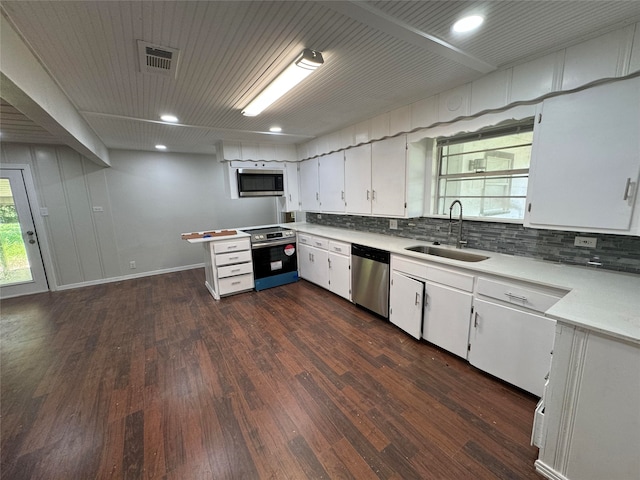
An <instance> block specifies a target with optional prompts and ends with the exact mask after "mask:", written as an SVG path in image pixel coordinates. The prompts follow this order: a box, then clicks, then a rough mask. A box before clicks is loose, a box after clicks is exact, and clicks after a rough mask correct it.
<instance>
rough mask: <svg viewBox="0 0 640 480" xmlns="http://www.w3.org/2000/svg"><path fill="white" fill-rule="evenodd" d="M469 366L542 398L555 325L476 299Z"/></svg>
mask: <svg viewBox="0 0 640 480" xmlns="http://www.w3.org/2000/svg"><path fill="white" fill-rule="evenodd" d="M474 309H475V313H474V316H473V320H472V322H473V323H472V329H471V330H472V332H471V342H470V343H471V350H470V351H469V362H470V363H471V364H472V365H474V366H476V367H478V368H479V369H480V370H484V371H485V372H487V373H490V374H491V375H495V376H496V377H498V378H501V379H502V380H505V381H507V382H509V383H512V384H513V385H515V386H517V387H520V388H522V389H524V390H526V391H527V392H531V393H533V394H534V395H538V396H542V391H543V390H544V383H545V376H546V375H547V374H548V373H549V368H550V366H551V351H552V350H553V340H554V334H555V321H554V320H551V319H549V318H547V317H543V316H542V315H537V314H534V313H529V312H525V311H522V310H516V309H515V308H511V307H507V306H503V305H498V304H496V303H492V302H485V301H484V300H478V299H476V300H475V302H474Z"/></svg>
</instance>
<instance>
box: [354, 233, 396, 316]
mask: <svg viewBox="0 0 640 480" xmlns="http://www.w3.org/2000/svg"><path fill="white" fill-rule="evenodd" d="M389 258H390V256H389V252H387V251H385V250H379V249H377V248H372V247H366V246H364V245H358V244H356V243H354V244H352V245H351V291H352V300H353V303H355V304H356V305H359V306H361V307H364V308H366V309H367V310H370V311H372V312H374V313H376V314H378V315H380V316H381V317H384V318H389Z"/></svg>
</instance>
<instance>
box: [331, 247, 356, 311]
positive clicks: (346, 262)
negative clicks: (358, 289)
mask: <svg viewBox="0 0 640 480" xmlns="http://www.w3.org/2000/svg"><path fill="white" fill-rule="evenodd" d="M329 290H331V291H332V292H333V293H335V294H336V295H340V296H341V297H343V298H346V299H347V300H349V301H351V244H350V243H342V242H336V241H335V240H330V241H329Z"/></svg>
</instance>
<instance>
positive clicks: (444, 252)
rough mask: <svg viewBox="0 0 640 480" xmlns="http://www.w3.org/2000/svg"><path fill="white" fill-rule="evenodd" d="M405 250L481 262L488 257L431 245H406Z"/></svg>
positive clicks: (463, 260) (462, 260)
mask: <svg viewBox="0 0 640 480" xmlns="http://www.w3.org/2000/svg"><path fill="white" fill-rule="evenodd" d="M405 250H410V251H412V252H418V253H424V254H425V255H435V256H436V257H445V258H451V259H453V260H460V261H461V262H481V261H482V260H486V259H487V258H489V257H485V256H484V255H478V254H475V253H469V252H463V251H461V250H449V249H447V248H438V247H431V246H429V245H415V246H413V247H407V248H405Z"/></svg>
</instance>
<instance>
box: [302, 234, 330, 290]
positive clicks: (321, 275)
mask: <svg viewBox="0 0 640 480" xmlns="http://www.w3.org/2000/svg"><path fill="white" fill-rule="evenodd" d="M328 265H329V252H328V251H327V250H323V249H321V248H318V247H312V246H310V245H304V244H299V245H298V269H299V273H300V277H301V278H304V279H305V280H308V281H310V282H313V283H315V284H317V285H320V286H321V287H322V288H326V289H328V288H329V267H328Z"/></svg>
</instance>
